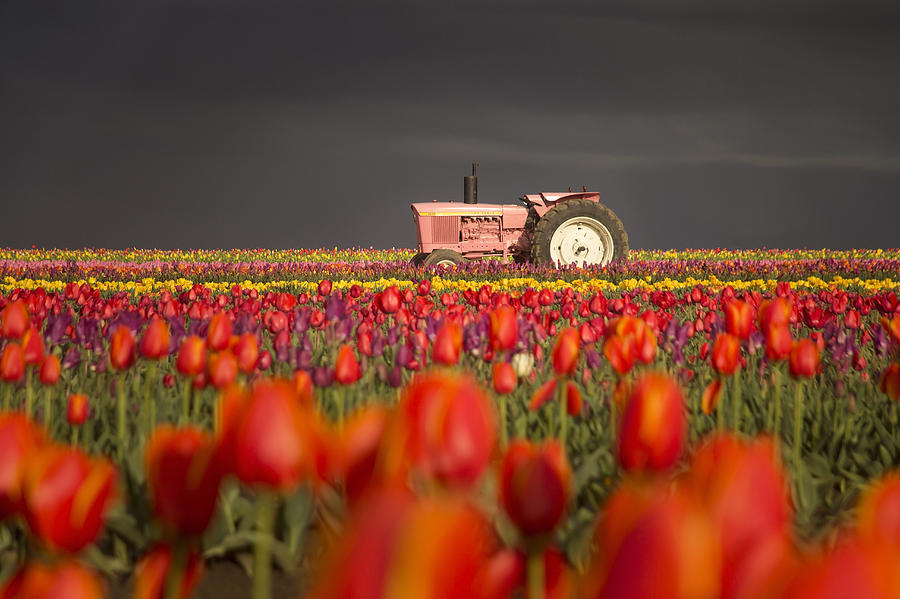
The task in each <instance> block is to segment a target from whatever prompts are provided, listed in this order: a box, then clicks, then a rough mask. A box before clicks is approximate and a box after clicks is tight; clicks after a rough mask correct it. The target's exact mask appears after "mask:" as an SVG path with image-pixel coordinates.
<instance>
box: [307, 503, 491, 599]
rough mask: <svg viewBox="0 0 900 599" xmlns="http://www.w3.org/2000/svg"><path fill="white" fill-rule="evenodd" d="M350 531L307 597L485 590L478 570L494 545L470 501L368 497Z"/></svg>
mask: <svg viewBox="0 0 900 599" xmlns="http://www.w3.org/2000/svg"><path fill="white" fill-rule="evenodd" d="M344 530H345V532H344V534H343V535H342V537H341V539H340V540H339V541H338V543H337V544H336V546H335V547H334V548H333V549H332V550H331V551H330V552H329V554H328V555H327V556H326V558H325V563H324V568H322V569H321V571H320V576H319V578H318V581H317V583H316V584H314V585H313V588H312V591H311V592H310V593H309V594H308V595H307V599H332V598H334V597H359V598H363V597H370V598H372V599H376V598H379V597H416V598H421V599H457V598H460V597H480V591H481V589H480V588H479V587H478V586H477V584H478V582H477V581H478V573H479V571H480V570H481V567H482V565H483V564H484V563H485V562H486V561H487V559H488V557H489V556H490V555H491V554H492V553H493V548H494V545H495V541H494V535H493V531H492V529H491V526H490V523H489V522H487V521H486V520H485V518H484V516H482V515H481V514H480V513H479V512H478V511H477V510H475V509H473V508H472V507H470V506H469V505H467V504H465V503H462V502H461V501H459V500H457V499H453V498H449V497H443V498H439V499H424V500H419V501H416V500H415V499H414V498H413V497H412V496H411V495H410V494H409V493H406V492H403V491H399V490H393V489H389V490H383V491H380V492H378V493H375V494H373V495H371V496H369V497H367V498H366V500H365V501H364V502H362V504H361V505H360V506H358V507H357V509H356V510H355V513H354V514H353V516H352V517H351V519H350V521H349V522H348V523H347V525H346V527H345V529H344Z"/></svg>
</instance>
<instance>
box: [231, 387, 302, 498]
mask: <svg viewBox="0 0 900 599" xmlns="http://www.w3.org/2000/svg"><path fill="white" fill-rule="evenodd" d="M229 419H230V420H231V423H230V424H229V425H228V426H229V427H233V431H234V442H233V443H234V444H233V451H234V468H235V473H236V474H237V476H238V478H240V479H241V481H243V482H244V483H246V484H248V485H261V486H263V487H266V488H270V489H273V490H276V491H279V492H286V491H289V490H291V489H293V488H294V487H295V486H296V485H297V484H298V483H299V482H300V481H301V480H302V479H303V478H305V477H308V476H310V475H311V474H312V472H313V470H314V463H313V458H314V453H313V450H314V446H313V442H314V438H313V437H312V434H311V426H312V424H313V415H312V414H311V413H308V412H307V411H306V410H304V409H303V408H302V407H301V404H300V400H299V398H298V397H297V395H296V392H295V390H294V387H292V386H291V385H290V384H288V383H286V382H283V381H269V380H264V381H260V382H258V383H256V384H255V385H254V386H253V388H252V389H251V390H250V394H249V396H248V397H247V399H246V400H245V401H243V402H241V403H240V404H239V408H238V410H237V411H236V412H235V413H234V414H232V415H231V416H230V417H229ZM226 428H228V427H226Z"/></svg>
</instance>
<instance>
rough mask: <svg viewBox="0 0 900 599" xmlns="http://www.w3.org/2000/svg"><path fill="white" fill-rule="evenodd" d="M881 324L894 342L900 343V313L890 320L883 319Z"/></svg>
mask: <svg viewBox="0 0 900 599" xmlns="http://www.w3.org/2000/svg"><path fill="white" fill-rule="evenodd" d="M881 326H883V327H884V330H885V331H887V333H888V335H889V336H890V337H891V338H892V339H893V340H894V343H900V314H894V317H893V318H892V319H890V320H888V319H887V318H882V319H881Z"/></svg>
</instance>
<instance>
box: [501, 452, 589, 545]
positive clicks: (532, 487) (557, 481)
mask: <svg viewBox="0 0 900 599" xmlns="http://www.w3.org/2000/svg"><path fill="white" fill-rule="evenodd" d="M499 487H500V505H502V506H503V509H504V511H505V512H506V514H507V515H508V516H509V518H510V520H512V522H513V524H515V525H516V528H518V529H519V530H520V531H521V532H522V533H523V534H525V535H526V536H533V535H539V534H548V533H551V532H553V529H554V528H556V526H557V525H558V524H559V523H560V522H561V521H562V519H563V516H564V515H565V513H566V508H567V506H568V504H569V499H570V497H571V493H572V472H571V470H570V468H569V464H568V462H567V461H566V457H565V453H564V451H563V448H562V445H560V444H559V442H558V441H556V440H553V441H548V442H546V443H544V444H542V445H535V444H533V443H531V442H529V441H522V440H517V441H513V442H512V443H511V444H510V446H509V448H508V449H507V450H506V453H505V454H504V455H503V460H502V462H501V464H500V481H499Z"/></svg>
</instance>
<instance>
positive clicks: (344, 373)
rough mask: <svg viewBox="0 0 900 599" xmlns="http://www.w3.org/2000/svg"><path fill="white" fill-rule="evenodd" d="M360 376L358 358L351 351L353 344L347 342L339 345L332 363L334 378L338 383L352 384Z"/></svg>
mask: <svg viewBox="0 0 900 599" xmlns="http://www.w3.org/2000/svg"><path fill="white" fill-rule="evenodd" d="M360 377H362V371H361V370H360V367H359V360H357V359H356V354H355V353H354V352H353V346H352V345H350V344H349V343H345V344H343V345H341V347H340V349H338V355H337V360H336V361H335V364H334V380H335V382H336V383H338V384H339V385H352V384H353V383H355V382H356V381H358V380H359V379H360Z"/></svg>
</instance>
